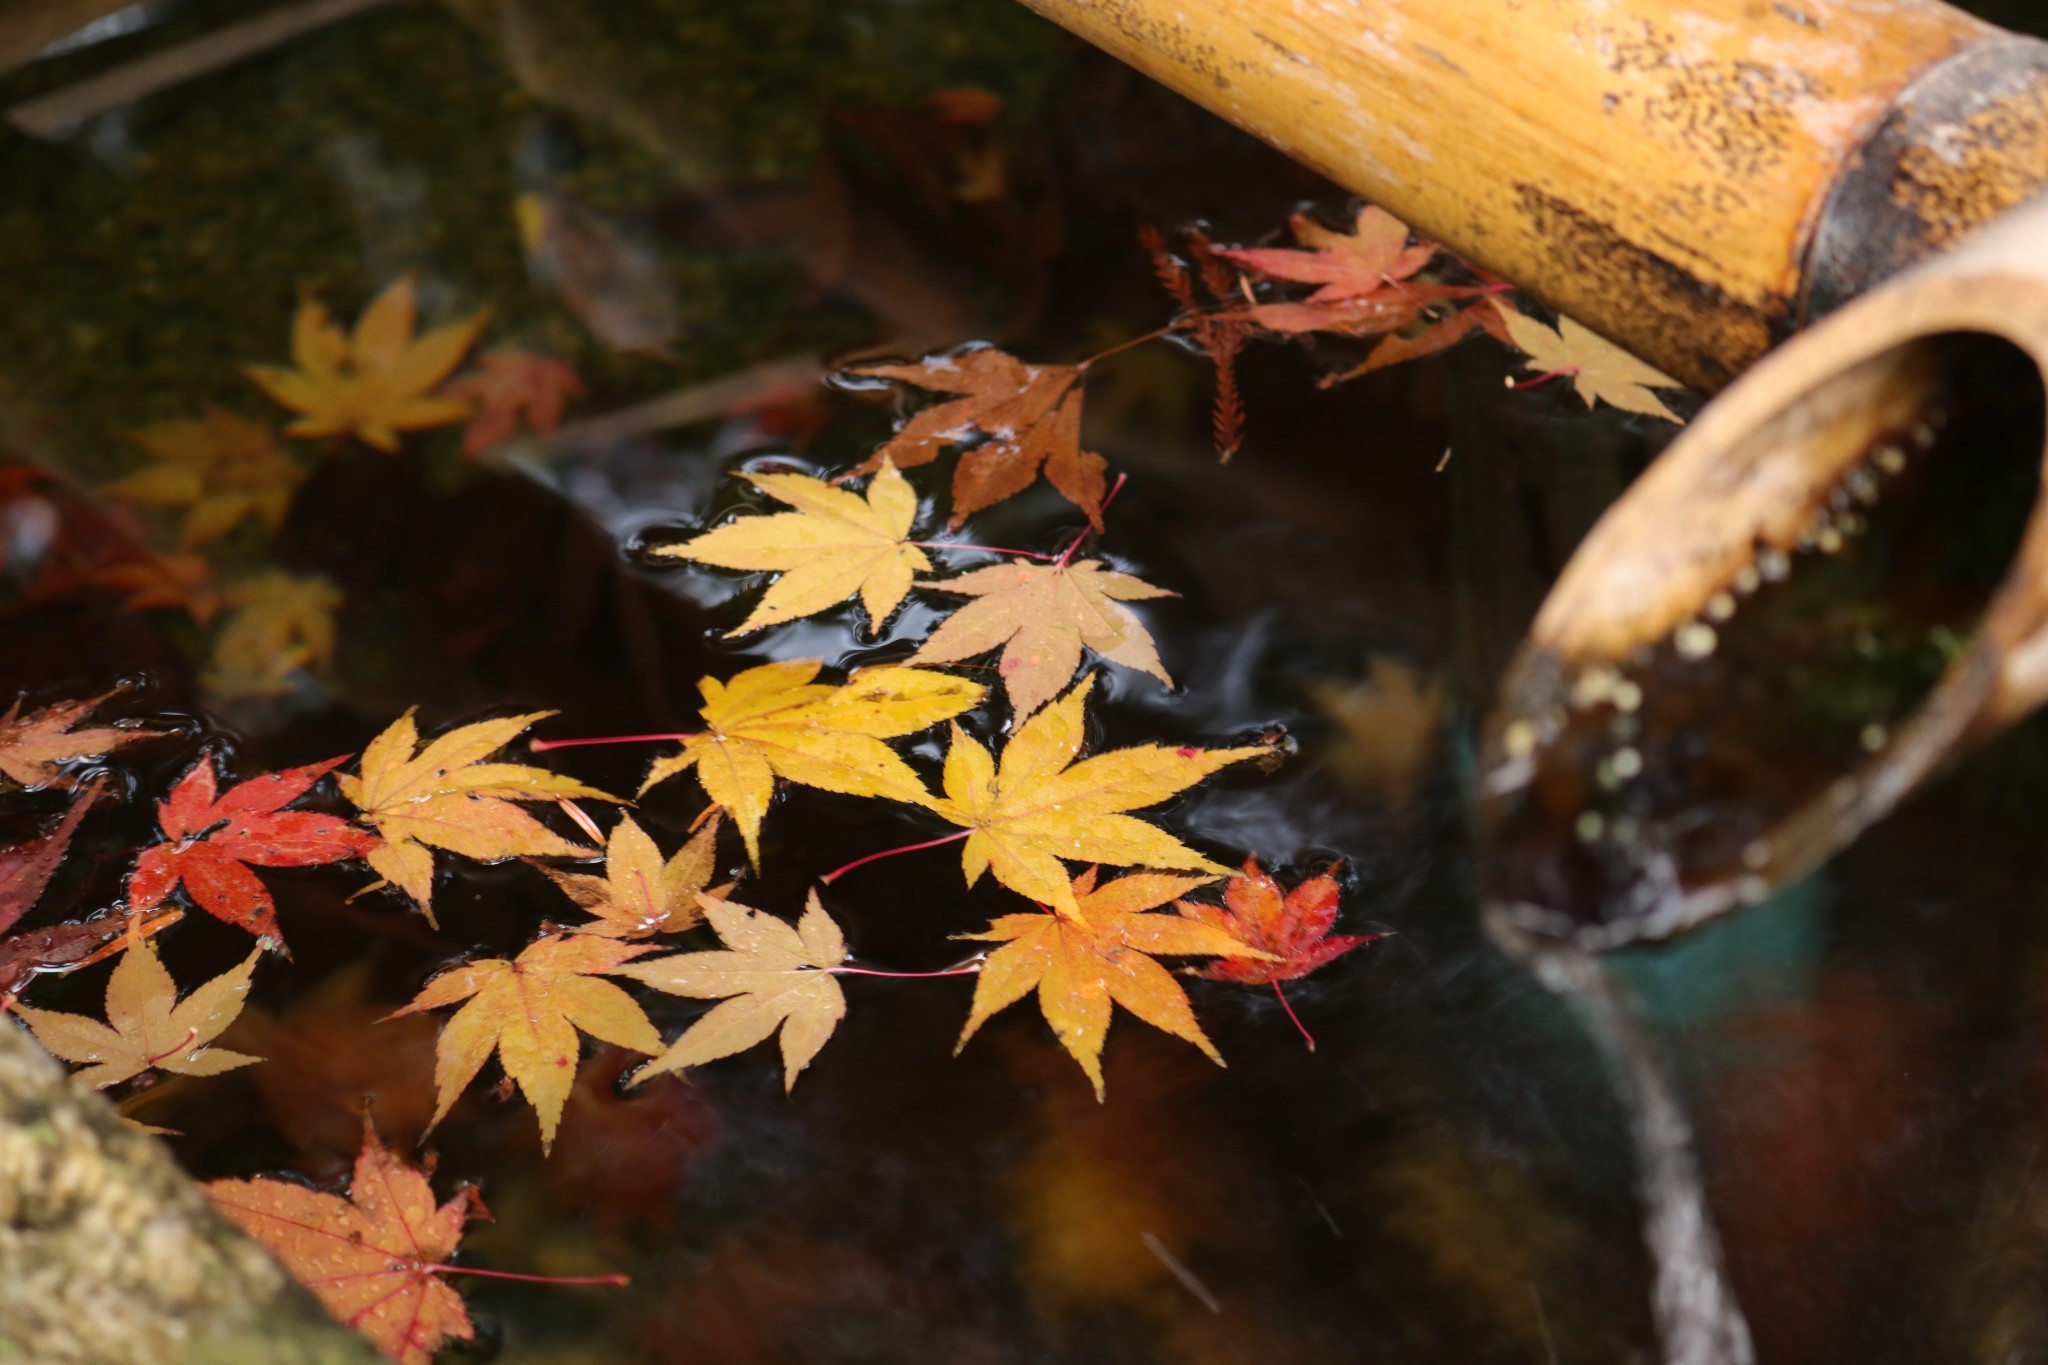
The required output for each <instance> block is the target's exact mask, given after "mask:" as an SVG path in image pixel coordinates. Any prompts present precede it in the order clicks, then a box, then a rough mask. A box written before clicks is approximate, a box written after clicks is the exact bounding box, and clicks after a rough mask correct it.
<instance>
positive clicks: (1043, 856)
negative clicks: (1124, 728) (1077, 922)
mask: <svg viewBox="0 0 2048 1365" xmlns="http://www.w3.org/2000/svg"><path fill="white" fill-rule="evenodd" d="M1094 682H1095V680H1094V679H1093V678H1084V679H1083V680H1082V681H1081V682H1080V683H1078V684H1077V685H1075V687H1074V688H1073V689H1072V690H1071V691H1069V692H1068V693H1067V695H1066V696H1064V697H1062V698H1060V699H1059V700H1058V701H1056V702H1054V703H1053V704H1052V705H1050V706H1048V707H1046V708H1045V709H1044V710H1042V711H1040V712H1038V713H1037V714H1036V715H1034V716H1032V717H1031V719H1029V720H1027V721H1025V722H1024V723H1023V724H1022V725H1020V726H1018V727H1017V729H1016V732H1015V733H1014V734H1013V735H1012V736H1011V738H1010V742H1009V743H1008V744H1007V745H1005V746H1004V748H1003V761H1002V766H1001V767H1000V768H998V767H997V765H996V761H995V759H993V758H992V757H990V755H989V752H988V750H987V749H984V748H983V747H982V746H981V745H980V743H979V742H977V741H976V740H975V739H974V738H973V737H972V736H970V735H969V734H968V733H967V732H966V731H964V730H962V729H961V728H960V727H959V726H958V725H955V726H954V727H953V741H952V747H951V748H950V749H949V750H947V752H946V768H945V776H944V784H945V795H944V797H942V798H940V799H937V800H934V801H932V802H931V803H930V804H931V808H932V810H934V811H936V812H937V813H938V814H939V815H940V816H942V817H944V818H945V819H947V820H950V821H952V822H953V823H954V824H956V825H962V826H965V827H966V828H967V830H968V831H969V833H968V836H967V842H966V843H965V844H964V845H963V846H962V848H961V854H960V861H961V865H962V868H963V870H964V871H965V872H966V874H967V884H968V885H969V886H972V885H974V883H975V882H977V881H979V880H980V879H981V874H982V873H983V872H991V873H993V874H994V875H995V879H996V880H997V881H999V882H1001V883H1002V884H1003V885H1004V886H1007V887H1009V888H1010V889H1011V890H1012V891H1016V892H1018V893H1020V894H1022V895H1025V896H1029V897H1030V898H1031V899H1032V900H1035V901H1037V902H1039V903H1040V904H1041V905H1049V906H1051V907H1052V908H1053V909H1055V910H1057V911H1059V912H1060V913H1061V914H1063V915H1067V916H1070V917H1072V918H1075V919H1083V918H1085V917H1086V912H1085V911H1083V910H1082V908H1081V906H1080V905H1079V903H1078V902H1076V901H1075V899H1074V893H1073V890H1072V888H1071V887H1070V885H1069V884H1068V881H1067V870H1066V868H1065V866H1064V865H1063V864H1062V861H1061V860H1062V859H1065V860H1067V861H1070V862H1083V863H1103V864H1107V865H1109V866H1111V867H1166V868H1179V869H1185V870H1187V871H1194V872H1210V873H1215V874H1217V875H1225V874H1228V873H1229V871H1230V869H1229V868H1227V867H1224V866H1222V865H1221V864H1220V863H1213V862H1210V861H1209V860H1208V859H1207V858H1204V857H1203V856H1202V855H1201V854H1199V853H1197V852H1195V851H1194V850H1193V849H1191V848H1189V847H1188V846H1187V845H1186V844H1183V843H1182V842H1181V841H1180V840H1178V839H1176V838H1174V837H1173V836H1172V835H1170V834H1168V833H1167V832H1166V831H1165V830H1162V829H1160V828H1159V827H1158V826H1156V825H1148V824H1146V823H1145V822H1144V821H1143V820H1140V819H1138V818H1137V817H1136V816H1132V815H1126V814H1123V812H1125V811H1131V810H1138V809H1140V808H1142V807H1145V806H1156V805H1158V804H1159V803H1160V802H1161V801H1164V800H1165V799H1166V798H1167V797H1169V796H1172V795H1173V794H1174V793H1176V792H1179V791H1184V790H1185V789H1187V788H1189V787H1192V786H1193V785H1194V784H1195V783H1197V782H1200V781H1201V780H1202V779H1203V778H1205V777H1207V776H1208V775H1209V774H1211V773H1213V772H1215V771H1216V770H1217V769H1219V768H1224V767H1228V766H1229V765H1230V764H1232V763H1242V762H1243V761H1244V760H1246V759H1248V758H1259V757H1263V756H1264V755H1266V754H1267V753H1268V752H1269V751H1268V750H1266V749H1264V748H1261V747H1258V746H1251V747H1247V748H1240V749H1195V748H1174V747H1173V746H1171V745H1165V744H1140V745H1134V746H1132V747H1131V748H1128V749H1112V750H1110V751H1109V752H1108V753H1105V754H1096V755H1094V756H1093V757H1090V758H1085V759H1082V760H1081V761H1080V762H1078V763H1076V762H1075V761H1074V760H1075V758H1076V757H1077V756H1078V755H1079V754H1080V752H1081V741H1082V739H1083V738H1084V737H1085V734H1086V726H1085V724H1084V720H1085V714H1084V713H1085V708H1086V706H1087V703H1088V692H1089V689H1090V688H1091V687H1092V686H1093V685H1094Z"/></svg>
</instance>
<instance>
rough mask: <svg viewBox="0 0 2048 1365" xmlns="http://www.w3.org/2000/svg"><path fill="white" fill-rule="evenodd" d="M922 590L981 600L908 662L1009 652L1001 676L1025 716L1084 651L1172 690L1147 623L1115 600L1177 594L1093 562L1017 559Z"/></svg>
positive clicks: (1070, 672)
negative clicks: (1156, 681)
mask: <svg viewBox="0 0 2048 1365" xmlns="http://www.w3.org/2000/svg"><path fill="white" fill-rule="evenodd" d="M917 586H919V587H921V588H929V589H931V590H932V591H934V592H951V593H961V594H964V595H966V596H968V597H972V598H974V599H975V600H974V601H972V602H970V603H968V604H967V605H966V606H964V607H962V608H960V610H958V611H956V612H954V613H953V614H952V615H951V616H949V617H947V618H946V619H945V620H944V621H943V622H941V623H940V624H939V626H938V628H937V629H936V630H934V631H933V632H932V633H931V635H930V636H928V637H927V638H926V640H925V642H924V644H923V645H922V646H921V647H920V648H919V649H918V651H917V653H915V654H913V655H912V656H911V657H910V659H909V662H911V663H913V664H950V663H958V662H960V661H961V660H962V659H971V658H973V657H974V656H975V655H977V654H984V653H986V652H988V651H989V650H991V649H994V648H996V647H997V646H998V645H1000V646H1002V650H1003V659H1002V663H1001V664H1000V665H998V666H997V672H999V673H1000V674H1001V675H1002V679H1003V689H1004V691H1005V692H1006V693H1008V695H1009V698H1010V706H1011V708H1012V709H1014V710H1015V711H1016V713H1017V715H1018V716H1019V717H1020V718H1021V717H1024V716H1028V715H1030V714H1031V713H1032V712H1033V711H1036V710H1037V709H1038V708H1039V707H1041V706H1043V705H1045V703H1046V702H1048V701H1050V700H1051V699H1052V697H1053V695H1054V694H1055V693H1057V692H1058V691H1059V690H1060V689H1061V688H1062V687H1065V686H1066V685H1067V683H1068V682H1070V681H1071V680H1072V679H1073V676H1074V670H1075V669H1077V668H1079V667H1080V666H1081V650H1082V648H1083V647H1084V646H1085V647H1087V648H1088V649H1092V650H1094V651H1095V652H1096V653H1097V654H1099V655H1101V656H1102V657H1103V658H1105V659H1108V660H1109V661H1110V662H1112V663H1118V664H1122V665H1123V666H1124V667H1125V668H1135V669H1137V670H1138V671H1139V672H1141V673H1149V674H1151V675H1152V676H1153V677H1155V678H1157V679H1159V681H1161V682H1163V683H1165V684H1166V685H1167V686H1168V687H1171V686H1173V679H1172V678H1169V677H1168V676H1166V668H1165V666H1164V665H1162V664H1161V663H1160V662H1159V651H1158V649H1157V648H1156V647H1155V646H1154V645H1153V643H1152V637H1151V635H1150V634H1148V633H1147V632H1146V630H1145V627H1144V624H1143V623H1142V622H1140V621H1139V620H1138V618H1137V616H1136V615H1135V614H1134V613H1132V612H1131V611H1130V610H1129V609H1127V608H1125V607H1123V606H1120V605H1118V604H1119V602H1142V601H1147V600H1149V599H1152V598H1156V597H1173V596H1176V594H1174V593H1171V592H1168V591H1167V590H1166V589H1164V588H1155V587H1153V586H1152V585H1151V584H1150V583H1147V582H1144V581H1143V580H1141V579H1137V578H1133V577H1132V576H1131V575H1129V574H1122V573H1116V572H1114V571H1112V570H1109V569H1105V568H1103V567H1102V565H1101V564H1100V563H1099V562H1098V561H1096V560H1093V559H1084V560H1081V561H1079V562H1078V563H1074V564H1068V563H1058V564H1033V563H1031V562H1029V561H1028V560H1021V559H1013V560H1010V561H1008V562H1007V563H1003V564H994V565H990V566H989V567H988V568H985V569H976V570H974V571H972V572H971V573H964V574H961V575H960V576H959V577H958V578H943V579H927V580H924V581H922V582H920V583H919V584H918V585H917Z"/></svg>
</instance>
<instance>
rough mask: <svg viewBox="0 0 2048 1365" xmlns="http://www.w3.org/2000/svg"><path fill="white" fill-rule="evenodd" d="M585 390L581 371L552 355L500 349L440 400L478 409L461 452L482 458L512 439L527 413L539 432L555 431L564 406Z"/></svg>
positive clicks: (481, 360)
mask: <svg viewBox="0 0 2048 1365" xmlns="http://www.w3.org/2000/svg"><path fill="white" fill-rule="evenodd" d="M582 392H583V381H582V380H581V379H578V378H577V377H576V371H574V370H572V369H570V368H569V367H568V366H567V365H565V364H563V363H562V362H561V361H559V360H557V359H555V358H554V357H553V356H545V355H534V354H533V353H532V352H530V351H522V350H520V349H519V348H517V347H516V346H499V347H497V348H495V349H494V350H489V351H486V352H484V353H483V354H482V355H481V356H478V357H477V367H476V368H475V369H473V370H471V371H469V372H468V373H467V374H464V375H461V376H458V377H457V378H455V379H453V380H451V381H450V382H449V383H448V385H447V387H446V388H444V389H442V390H441V396H442V397H443V398H452V399H454V400H455V401H456V402H458V403H474V404H475V405H476V415H475V416H474V417H472V418H470V419H469V425H468V426H467V427H466V428H464V429H463V432H462V453H463V454H465V455H481V454H483V452H485V451H486V450H489V449H490V448H491V447H492V446H494V445H496V444H498V442H500V441H502V440H504V439H505V438H506V437H508V436H510V435H511V434H512V433H513V431H514V430H516V429H517V428H518V426H519V418H520V416H521V415H522V414H523V415H524V416H525V418H526V425H527V426H528V427H530V428H532V429H533V430H534V431H537V432H549V431H553V430H554V429H555V428H556V427H557V426H560V425H561V422H562V408H563V405H564V404H565V403H566V402H567V401H568V400H569V399H570V398H573V397H576V396H578V395H580V394H581V393H582Z"/></svg>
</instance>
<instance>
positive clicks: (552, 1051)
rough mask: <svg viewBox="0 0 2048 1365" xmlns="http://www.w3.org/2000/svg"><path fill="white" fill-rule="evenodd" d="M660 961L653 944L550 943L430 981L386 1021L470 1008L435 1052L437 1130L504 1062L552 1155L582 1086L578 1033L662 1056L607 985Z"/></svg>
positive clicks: (648, 1028) (632, 1008) (637, 1016)
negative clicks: (638, 962) (631, 968)
mask: <svg viewBox="0 0 2048 1365" xmlns="http://www.w3.org/2000/svg"><path fill="white" fill-rule="evenodd" d="M652 951H653V945H652V944H645V943H641V944H631V943H620V942H618V941H617V940H615V939H608V938H599V937H597V936H595V935H587V934H576V935H563V934H550V935H548V936H547V937H546V938H542V939H539V940H536V941H535V942H534V943H532V944H530V945H528V946H527V948H526V950H525V951H524V952H522V953H520V954H519V956H518V957H517V958H514V959H512V960H510V961H507V960H506V959H504V958H487V959H485V960H484V961H481V962H471V963H467V964H465V965H463V966H460V967H457V968H455V969H454V970H453V971H447V972H443V973H442V974H441V975H439V976H437V977H435V978H434V979H433V980H432V981H429V982H428V983H427V985H426V988H425V989H424V990H422V991H421V992H420V993H419V994H418V995H417V996H415V997H413V1001H412V1003H411V1004H409V1005H407V1006H405V1007H404V1008H403V1009H398V1010H393V1011H392V1012H391V1013H390V1014H389V1015H388V1016H386V1017H387V1018H391V1019H399V1018H403V1017H404V1016H406V1015H408V1014H418V1013H420V1012H421V1011H423V1010H431V1009H440V1008H441V1007H443V1006H445V1005H453V1004H457V1003H459V1002H462V1001H468V1002H469V1003H467V1004H465V1005H463V1006H462V1008H461V1009H459V1010H457V1011H456V1012H455V1015H454V1017H453V1018H451V1019H449V1021H448V1022H447V1024H445V1025H444V1026H443V1027H442V1029H441V1038H440V1041H439V1043H437V1044H436V1046H435V1050H434V1089H435V1092H436V1101H435V1106H434V1119H433V1122H434V1123H436V1124H438V1123H439V1122H440V1121H441V1120H442V1119H444V1118H446V1117H447V1115H448V1108H449V1106H450V1105H452V1104H454V1103H455V1097H456V1096H458V1095H460V1094H461V1093H462V1092H463V1090H464V1089H465V1088H466V1087H467V1086H468V1085H469V1083H470V1082H471V1081H472V1080H475V1079H476V1073H477V1072H478V1071H479V1070H480V1069H481V1068H482V1067H483V1064H484V1063H485V1062H487V1061H489V1060H490V1057H491V1054H492V1053H493V1052H496V1053H497V1054H498V1060H499V1062H500V1063H501V1064H502V1065H503V1066H504V1068H505V1074H506V1075H508V1076H510V1077H511V1078H512V1079H513V1080H514V1081H516V1082H518V1084H519V1089H520V1090H521V1091H522V1092H523V1093H524V1094H525V1096H526V1102H527V1103H528V1104H530V1105H532V1106H533V1112H534V1114H535V1115H536V1116H538V1117H539V1119H540V1141H541V1148H542V1149H543V1150H546V1149H547V1148H548V1147H550V1146H552V1145H553V1144H554V1140H555V1128H556V1125H558V1124H559V1123H560V1122H561V1120H562V1104H563V1102H564V1101H565V1100H567V1099H568V1097H569V1087H570V1086H571V1085H572V1084H573V1083H574V1082H575V1079H576V1061H577V1058H578V1057H579V1056H580V1055H581V1051H582V1044H581V1042H580V1041H579V1040H578V1038H577V1036H576V1031H577V1030H578V1029H581V1030H582V1031H583V1032H585V1033H587V1034H589V1035H590V1036H591V1037H593V1038H602V1039H603V1040H604V1041H605V1042H607V1043H616V1044H617V1045H618V1046H620V1047H624V1048H631V1049H632V1050H633V1051H635V1052H645V1053H650V1054H651V1053H655V1052H659V1051H661V1035H660V1034H658V1033H656V1032H655V1031H654V1025H653V1024H651V1023H649V1022H648V1021H647V1015H646V1014H645V1013H644V1012H643V1011H642V1010H641V1008H640V1006H638V1005H637V1004H635V1003H634V1002H633V997H632V996H630V995H627V994H626V993H625V992H624V991H622V990H620V989H619V988H618V987H617V986H614V985H613V984H612V983H611V982H609V981H601V980H599V979H598V978H599V977H601V976H604V975H606V974H618V972H619V968H620V967H621V966H622V965H624V964H625V963H626V962H627V961H629V960H631V959H632V958H636V957H638V956H640V954H642V953H646V952H652ZM429 1126H430V1127H431V1126H432V1125H431V1124H430V1125H429Z"/></svg>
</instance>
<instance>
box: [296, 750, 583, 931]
mask: <svg viewBox="0 0 2048 1365" xmlns="http://www.w3.org/2000/svg"><path fill="white" fill-rule="evenodd" d="M553 714H554V712H552V711H529V712H527V713H526V714H524V715H518V716H504V717H501V718H499V719H497V720H480V721H477V722H475V723H473V724H470V725H464V726H462V727H460V728H458V729H454V730H450V731H449V732H448V733H447V734H445V735H442V736H441V737H440V738H438V739H435V740H433V741H432V742H430V743H429V744H427V746H426V747H425V748H421V749H419V752H418V753H414V752H413V751H414V750H415V749H416V748H418V747H419V728H418V726H417V725H415V724H414V722H413V713H412V712H410V711H408V712H406V713H405V714H404V715H402V716H400V717H399V718H398V719H397V720H395V721H393V722H391V724H390V726H389V727H388V728H386V729H385V731H384V732H383V733H382V734H380V735H378V736H377V737H376V738H375V739H373V740H371V741H370V742H369V744H368V745H367V746H366V747H365V748H364V749H363V762H362V776H360V777H352V776H350V775H349V774H347V773H342V774H340V775H338V776H337V777H336V779H335V780H336V781H337V782H338V783H339V784H340V785H341V794H342V795H343V796H346V797H347V798H348V799H349V800H350V802H352V803H353V804H354V805H355V807H356V809H357V810H360V811H361V812H362V813H363V815H362V819H363V822H364V823H365V824H368V825H373V826H375V827H376V830H377V833H378V834H380V835H382V836H383V842H382V843H380V844H377V845H376V846H375V847H373V848H372V849H371V850H370V851H369V853H368V854H367V855H366V856H367V858H368V860H369V864H370V866H371V867H372V868H374V869H375V870H376V872H377V874H378V875H379V876H381V877H382V878H383V879H384V882H379V883H377V885H380V886H381V885H383V884H384V883H385V882H388V883H390V884H391V885H393V886H396V887H397V888H398V889H399V890H401V891H403V892H404V893H405V894H406V895H408V896H410V897H412V901H413V904H415V905H417V906H418V907H419V908H420V911H421V913H423V914H425V915H426V917H427V922H428V923H429V924H431V923H433V922H434V909H433V899H434V854H433V850H434V849H437V848H441V849H446V850H447V851H448V852H450V853H457V854H460V855H461V856H463V857H465V858H475V859H478V860H480V861H486V862H488V861H491V860H494V859H498V858H558V857H559V858H594V857H596V856H597V850H596V849H593V848H585V847H584V846H583V845H581V844H573V843H570V842H569V841H568V840H567V839H564V838H562V836H560V835H559V834H556V833H555V832H554V831H553V830H551V829H549V828H548V827H547V826H545V825H543V824H541V823H540V821H538V820H536V819H534V818H533V817H532V816H531V815H528V814H527V813H526V812H525V811H523V810H521V809H520V808H519V807H518V806H517V805H515V804H513V803H514V802H517V801H548V800H558V799H573V798H575V797H579V796H587V797H590V798H591V799H593V800H597V801H616V800H618V798H617V797H616V796H610V795H607V794H606V793H604V792H601V791H599V790H597V789H596V788H595V787H586V786H584V785H583V784H582V783H581V782H578V781H576V780H575V779H574V778H569V777H564V776H562V775H561V774H560V773H551V772H549V771H548V770H547V769H545V768H534V767H529V766H528V765H526V764H522V763H485V762H483V760H484V759H485V758H486V757H488V756H489V755H490V754H491V752H492V751H493V750H496V749H498V748H499V747H501V746H503V745H505V744H507V743H509V742H511V740H512V738H513V737H514V736H515V735H517V734H519V732H520V731H522V730H524V729H526V727H527V726H529V725H531V724H533V723H534V722H535V721H537V720H541V719H544V718H545V717H548V716H551V715H553Z"/></svg>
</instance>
